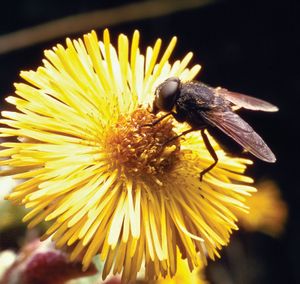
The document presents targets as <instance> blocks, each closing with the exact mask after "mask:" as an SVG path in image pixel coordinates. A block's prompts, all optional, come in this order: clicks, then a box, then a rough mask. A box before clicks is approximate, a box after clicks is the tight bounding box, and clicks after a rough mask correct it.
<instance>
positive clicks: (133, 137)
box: [106, 108, 180, 175]
mask: <svg viewBox="0 0 300 284" xmlns="http://www.w3.org/2000/svg"><path fill="white" fill-rule="evenodd" d="M155 120H157V117H156V116H155V115H153V114H151V113H149V112H148V111H147V110H145V109H142V108H139V109H137V110H135V111H134V112H133V113H131V114H130V115H128V116H122V117H120V119H119V121H118V122H117V124H116V125H114V127H113V128H112V129H111V131H109V135H108V136H107V138H106V148H107V150H108V152H109V153H110V154H111V158H112V162H113V163H114V165H115V166H116V167H118V168H119V169H121V170H123V171H125V172H126V173H130V174H134V175H142V174H158V173H162V172H165V171H167V170H169V169H170V168H171V166H172V164H173V163H174V160H175V159H176V158H177V154H178V152H179V148H180V147H179V146H180V144H179V139H174V140H172V141H170V142H169V143H167V142H168V141H169V140H170V139H171V138H172V137H174V136H176V135H177V134H176V132H175V131H174V130H173V125H172V122H171V119H167V118H166V119H163V120H162V121H161V122H159V123H157V124H155V125H151V126H145V124H151V123H153V122H154V121H155Z"/></svg>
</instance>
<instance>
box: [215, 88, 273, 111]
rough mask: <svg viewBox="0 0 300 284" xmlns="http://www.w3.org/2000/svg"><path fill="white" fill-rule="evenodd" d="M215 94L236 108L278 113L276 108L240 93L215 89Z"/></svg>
mask: <svg viewBox="0 0 300 284" xmlns="http://www.w3.org/2000/svg"><path fill="white" fill-rule="evenodd" d="M216 92H217V94H218V95H220V96H222V97H223V98H224V99H226V100H228V101H230V102H231V103H233V104H235V105H236V106H238V107H243V108H246V109H250V110H260V111H268V112H274V111H278V107H277V106H274V105H272V104H270V103H268V102H266V101H264V100H260V99H257V98H254V97H250V96H247V95H243V94H240V93H235V92H230V91H228V90H227V89H223V88H216Z"/></svg>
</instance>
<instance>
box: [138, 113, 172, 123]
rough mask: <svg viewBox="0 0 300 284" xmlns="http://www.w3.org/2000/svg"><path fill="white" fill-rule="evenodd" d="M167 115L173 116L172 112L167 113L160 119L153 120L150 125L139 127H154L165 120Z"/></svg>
mask: <svg viewBox="0 0 300 284" xmlns="http://www.w3.org/2000/svg"><path fill="white" fill-rule="evenodd" d="M169 115H173V112H168V113H166V114H165V115H163V116H161V117H160V118H158V119H156V120H154V121H153V122H151V123H147V124H143V125H141V127H145V126H150V127H151V126H154V125H156V124H158V123H160V122H161V121H162V120H163V119H165V118H166V117H168V116H169Z"/></svg>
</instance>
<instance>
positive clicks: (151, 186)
mask: <svg viewBox="0 0 300 284" xmlns="http://www.w3.org/2000/svg"><path fill="white" fill-rule="evenodd" d="M161 43H162V41H161V40H160V39H158V40H157V41H156V43H155V44H154V46H153V47H148V48H147V49H146V53H145V55H143V54H142V53H141V51H140V49H139V32H137V31H135V32H134V34H133V38H132V43H131V44H130V43H129V40H128V38H127V36H125V35H123V34H121V35H120V36H119V37H118V47H117V49H115V48H114V47H113V46H112V44H111V43H110V36H109V32H108V30H105V31H104V35H103V41H98V39H97V36H96V33H95V32H92V33H90V34H87V35H85V36H84V40H81V39H79V40H73V41H71V40H70V39H67V41H66V44H67V47H66V48H64V47H63V46H62V45H57V46H56V47H54V48H53V50H46V51H45V57H46V59H44V60H43V66H41V67H39V68H38V69H37V70H36V71H29V72H21V76H22V78H23V79H25V80H26V81H27V82H26V83H18V84H15V87H16V94H17V96H10V97H8V98H7V99H6V100H7V101H8V102H9V103H11V104H13V105H15V107H16V109H17V110H18V111H15V112H11V111H3V112H2V116H3V119H2V120H1V123H2V124H4V125H6V127H3V128H1V136H2V137H9V136H11V140H10V142H4V143H2V144H1V145H2V147H4V148H5V149H4V150H2V151H1V152H0V156H1V157H4V158H5V159H4V160H3V161H1V162H0V165H5V166H8V169H7V170H6V171H3V172H2V175H13V177H14V178H15V179H20V180H22V183H21V184H19V185H18V186H16V187H15V189H14V191H13V192H12V193H11V194H9V196H8V197H7V199H9V200H11V201H12V202H13V203H14V204H17V205H24V206H25V207H26V208H28V209H29V210H30V211H29V213H28V214H27V215H26V216H25V217H24V219H23V220H24V221H25V222H29V227H33V226H35V225H37V224H38V223H40V222H41V221H43V220H46V221H48V222H50V224H51V226H50V227H49V229H48V230H47V231H46V232H45V235H44V236H43V237H42V239H46V238H48V237H49V236H51V238H52V240H53V241H54V242H55V243H56V246H57V247H65V246H68V247H69V248H70V249H71V251H72V253H71V255H70V259H71V260H74V259H76V258H81V257H82V263H83V267H84V269H86V268H87V267H88V266H89V265H90V263H91V261H92V259H93V257H94V256H95V255H97V254H99V255H100V257H101V259H102V260H103V261H105V266H104V270H103V278H105V277H106V276H107V275H108V274H109V273H110V272H113V273H122V277H123V280H124V281H129V280H134V279H135V277H136V274H137V272H138V271H139V270H140V268H141V266H142V264H143V265H144V266H145V274H146V277H147V279H156V278H157V277H160V276H163V277H165V276H167V275H170V276H171V277H172V276H173V275H175V273H176V269H177V268H176V266H177V264H176V263H177V251H176V248H177V247H178V248H179V250H180V252H181V253H182V255H183V257H184V258H186V259H187V261H188V264H189V267H190V269H192V268H194V267H197V266H199V265H201V264H202V263H206V258H207V256H208V257H210V258H212V259H214V258H215V256H219V253H218V250H220V249H221V247H222V246H224V245H227V244H228V241H229V237H230V233H231V232H232V230H235V229H237V226H236V224H235V222H236V221H237V219H236V217H235V216H234V214H233V213H232V210H233V209H235V208H239V209H240V210H246V206H245V205H244V203H243V202H244V200H245V196H247V195H250V192H252V191H254V190H255V189H254V188H253V187H251V186H248V185H245V183H250V182H252V179H251V178H249V177H246V176H244V175H243V173H244V171H245V169H246V165H247V164H251V161H249V160H245V159H239V158H231V157H228V156H227V155H226V154H225V153H224V151H223V150H222V149H221V148H220V147H219V146H218V144H217V143H216V142H214V141H212V143H213V146H214V148H215V150H216V151H217V154H218V157H219V162H218V164H217V166H216V167H215V168H214V169H213V170H212V171H211V172H209V173H207V174H206V175H205V176H204V179H203V182H200V180H199V173H200V172H201V170H203V169H204V168H206V167H207V166H208V165H210V164H211V163H212V159H211V157H210V155H209V153H208V151H207V150H206V148H205V146H204V143H203V141H202V138H201V137H200V135H199V133H197V132H196V133H191V134H190V135H188V136H187V137H184V138H181V139H180V140H179V139H177V140H174V141H173V143H171V145H168V146H162V145H163V144H164V142H166V141H167V140H168V139H170V138H171V137H173V136H174V135H175V134H176V133H179V132H181V131H182V129H183V128H186V127H187V126H185V125H183V124H178V123H177V122H176V121H173V120H172V119H165V120H164V121H162V122H161V123H159V124H157V125H155V126H154V127H140V126H141V125H143V124H145V123H150V122H152V121H154V120H155V116H154V115H152V114H150V112H149V111H148V110H147V108H148V106H149V104H151V103H152V101H153V96H154V90H155V88H156V87H157V86H158V84H160V83H161V82H163V81H164V80H165V79H166V78H168V77H171V76H178V77H179V78H180V79H181V80H183V81H188V80H192V79H193V78H194V77H195V75H196V74H197V73H198V71H199V70H200V66H199V65H195V66H194V67H193V68H191V69H188V68H187V65H188V63H189V61H190V59H191V58H192V53H188V54H187V55H186V56H185V57H184V59H183V60H182V61H179V60H177V61H175V62H174V63H172V64H171V63H169V57H170V55H171V53H172V50H173V48H174V46H175V43H176V37H174V38H173V39H172V40H171V42H170V44H169V45H168V47H167V49H166V51H165V52H164V53H163V54H162V55H161V56H160V55H159V51H160V49H161ZM16 138H17V139H16ZM211 140H212V139H211ZM240 183H242V184H240Z"/></svg>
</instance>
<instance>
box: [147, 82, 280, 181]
mask: <svg viewBox="0 0 300 284" xmlns="http://www.w3.org/2000/svg"><path fill="white" fill-rule="evenodd" d="M239 108H246V109H250V110H258V111H268V112H273V111H277V110H278V108H277V107H276V106H274V105H272V104H270V103H268V102H266V101H263V100H260V99H257V98H253V97H250V96H246V95H243V94H239V93H235V92H230V91H228V90H226V89H223V88H212V87H210V86H207V85H205V84H203V83H201V82H197V81H192V82H187V83H182V82H181V81H180V80H179V78H177V77H172V78H169V79H167V80H166V81H165V82H163V83H162V84H160V85H159V86H158V87H157V89H156V92H155V99H154V102H153V113H154V114H157V113H158V112H160V111H163V112H166V114H165V115H163V116H162V117H160V118H159V119H157V120H156V121H155V122H154V123H153V124H152V125H154V124H156V123H158V122H159V121H161V120H162V119H164V118H165V117H167V116H168V115H172V116H173V117H174V118H175V119H176V120H177V121H178V122H187V123H188V124H189V125H190V126H191V129H189V130H187V131H185V132H183V133H181V134H180V135H178V136H176V137H173V138H172V139H171V140H173V139H176V138H178V137H180V136H182V135H185V134H187V133H189V132H192V131H196V130H200V131H201V134H202V137H203V141H204V143H205V146H206V148H207V149H208V151H209V153H210V154H211V156H212V158H213V159H214V163H213V164H212V165H211V166H209V167H208V168H207V169H204V170H203V171H202V172H201V173H200V179H201V180H202V177H203V175H204V174H205V173H207V172H208V171H210V170H211V169H212V168H213V167H214V166H215V165H216V164H217V162H218V157H217V155H216V153H215V151H214V149H213V147H212V146H211V144H210V142H209V139H208V137H207V135H206V134H205V132H204V130H205V129H206V128H208V127H217V128H218V129H220V130H221V131H222V132H224V133H225V134H227V135H228V136H230V137H231V138H232V139H233V140H235V141H236V142H237V143H238V144H240V145H241V146H242V147H243V148H244V149H246V150H247V151H249V152H250V153H252V154H253V155H254V156H256V157H257V158H259V159H261V160H263V161H266V162H269V163H273V162H275V161H276V158H275V155H274V154H273V153H272V151H271V150H270V148H269V147H268V146H267V144H266V143H265V142H264V141H263V139H262V138H261V137H260V136H259V135H258V134H257V133H256V132H255V131H254V130H253V128H252V127H251V126H250V125H249V124H248V123H247V122H246V121H244V120H243V119H242V118H241V117H240V116H239V115H237V114H236V113H235V111H236V110H237V109H239ZM148 126H151V125H148ZM168 142H170V141H168Z"/></svg>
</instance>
